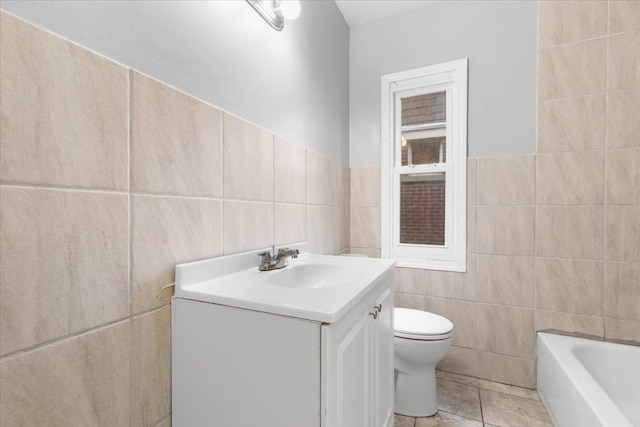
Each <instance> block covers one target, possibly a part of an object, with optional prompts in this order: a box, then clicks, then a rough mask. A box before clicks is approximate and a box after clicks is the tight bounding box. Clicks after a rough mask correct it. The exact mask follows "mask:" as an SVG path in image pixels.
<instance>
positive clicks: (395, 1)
mask: <svg viewBox="0 0 640 427" xmlns="http://www.w3.org/2000/svg"><path fill="white" fill-rule="evenodd" d="M335 2H336V4H337V5H338V8H339V9H340V12H342V16H344V20H345V21H347V24H348V25H349V27H355V26H357V25H360V24H364V23H367V22H372V21H377V20H379V19H383V18H387V17H389V16H394V15H399V14H401V13H404V12H408V11H410V10H414V9H418V8H421V7H424V6H425V5H427V4H429V3H433V2H434V0H335Z"/></svg>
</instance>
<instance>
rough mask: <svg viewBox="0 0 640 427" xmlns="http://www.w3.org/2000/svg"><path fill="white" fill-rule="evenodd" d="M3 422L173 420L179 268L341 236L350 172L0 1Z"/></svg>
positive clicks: (323, 243)
mask: <svg viewBox="0 0 640 427" xmlns="http://www.w3.org/2000/svg"><path fill="white" fill-rule="evenodd" d="M0 16H1V20H2V21H1V25H0V29H1V31H2V37H1V39H0V44H1V46H0V64H1V67H2V73H1V78H2V81H1V83H2V85H1V87H2V94H1V96H0V110H1V117H2V124H1V126H0V129H1V131H2V134H1V144H0V159H1V162H0V180H1V181H0V203H1V206H0V207H1V209H0V220H1V222H2V226H1V227H0V263H1V274H0V395H2V399H0V420H2V421H1V423H2V425H5V424H6V425H83V426H89V425H109V426H125V425H130V426H156V425H157V426H165V427H166V426H169V425H170V411H171V335H170V332H171V328H170V324H171V310H170V305H169V302H170V296H171V292H170V290H168V291H164V292H161V291H160V288H161V287H162V286H163V285H167V284H170V283H172V282H173V280H174V268H175V264H176V263H180V262H185V261H191V260H197V259H202V258H208V257H214V256H219V255H223V254H230V253H234V252H239V251H244V250H250V249H256V248H259V247H264V246H270V245H273V244H286V243H292V242H299V241H304V240H308V241H309V244H310V246H311V248H312V250H314V251H316V252H322V253H337V252H342V251H345V250H347V249H348V247H349V231H350V230H349V213H350V207H349V199H350V189H349V182H350V175H349V168H348V167H347V166H345V165H342V164H340V163H338V162H335V161H333V160H331V159H328V158H326V157H323V156H320V155H318V154H315V153H313V152H311V151H308V150H306V149H305V148H303V147H302V146H300V145H298V144H295V143H293V142H291V141H287V140H285V139H284V138H281V137H279V136H277V135H274V134H273V133H271V132H269V131H267V130H265V129H262V128H260V127H258V126H256V125H254V124H251V123H249V122H246V121H244V120H242V119H240V118H238V117H235V116H232V115H230V114H228V113H226V112H223V111H221V110H220V109H217V108H215V107H213V106H211V105H208V104H206V103H204V102H201V101H199V100H197V99H195V98H193V97H190V96H188V95H186V94H184V93H182V92H179V91H177V90H175V89H173V88H171V87H169V86H166V85H164V84H162V83H160V82H157V81H155V80H152V79H150V78H148V77H146V76H143V75H141V74H139V73H136V72H134V71H133V70H129V69H127V68H125V67H123V66H121V65H119V64H116V63H115V62H112V61H110V60H108V59H106V58H104V57H101V56H98V55H96V54H94V53H92V52H89V51H87V50H85V49H83V48H81V47H79V46H76V45H74V44H72V43H69V42H67V41H65V40H63V39H61V38H59V37H57V36H54V35H52V34H50V33H47V32H44V31H42V30H40V29H37V28H35V27H33V26H31V25H30V24H27V23H25V22H23V21H20V20H18V19H17V18H14V17H12V16H11V15H9V14H6V13H4V12H2V13H1V14H0Z"/></svg>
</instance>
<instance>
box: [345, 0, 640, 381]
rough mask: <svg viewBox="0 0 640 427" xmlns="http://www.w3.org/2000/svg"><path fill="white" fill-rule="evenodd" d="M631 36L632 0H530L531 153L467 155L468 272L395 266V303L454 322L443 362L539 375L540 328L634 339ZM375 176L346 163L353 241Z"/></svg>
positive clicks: (639, 230)
mask: <svg viewBox="0 0 640 427" xmlns="http://www.w3.org/2000/svg"><path fill="white" fill-rule="evenodd" d="M639 46H640V2H638V1H619V0H611V1H543V2H540V3H539V39H538V54H539V69H538V79H539V82H538V84H539V93H538V153H537V154H536V155H525V156H515V157H500V158H482V159H469V161H468V166H467V173H468V187H467V189H468V210H467V212H468V215H467V223H468V226H467V229H468V236H467V252H469V255H468V266H467V272H466V273H448V272H434V271H423V270H411V269H397V271H396V291H397V293H396V305H397V306H401V307H409V308H418V309H423V310H428V311H432V312H435V313H438V314H441V315H444V316H447V317H449V318H450V319H451V320H452V321H453V322H454V324H455V327H456V329H455V334H456V337H455V339H454V345H453V347H452V348H451V351H450V352H449V354H448V355H447V357H446V358H445V359H444V360H443V361H442V362H441V363H440V365H439V367H440V368H441V369H443V370H447V371H451V372H458V373H462V374H466V375H473V376H478V377H480V378H484V379H488V380H493V381H499V382H505V383H509V384H514V385H520V386H524V387H535V350H534V344H535V331H536V330H541V329H560V330H565V331H569V332H582V333H587V334H592V335H596V336H599V337H606V338H615V339H623V340H635V341H640V127H639V126H640V80H639V79H638V76H640V72H639V71H640V47H639ZM379 175H380V168H379V167H367V168H352V170H351V176H352V181H351V193H352V198H351V206H352V215H351V227H352V228H351V246H352V251H353V252H358V253H366V254H368V255H377V254H379V250H380V248H379V241H377V242H376V241H373V239H374V238H375V237H376V233H378V232H379V231H378V230H379V229H380V224H379V222H378V223H376V221H377V220H378V217H377V216H373V215H370V214H369V212H368V211H367V209H374V208H375V209H377V210H379V206H380V201H379V194H380V184H379ZM376 196H377V197H376ZM363 227H370V228H371V229H370V230H363ZM363 242H364V243H366V247H364V248H363V247H361V246H362V245H363Z"/></svg>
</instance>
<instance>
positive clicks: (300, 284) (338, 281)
mask: <svg viewBox="0 0 640 427" xmlns="http://www.w3.org/2000/svg"><path fill="white" fill-rule="evenodd" d="M358 277H360V272H359V271H358V270H357V269H355V268H354V267H348V266H344V265H336V264H299V265H290V266H288V267H285V268H284V269H283V270H280V271H278V272H277V273H275V274H274V275H272V276H271V277H270V278H269V283H270V284H272V285H273V286H280V287H283V288H304V289H309V288H330V287H333V286H340V285H344V284H347V283H351V282H353V281H355V280H357V279H358Z"/></svg>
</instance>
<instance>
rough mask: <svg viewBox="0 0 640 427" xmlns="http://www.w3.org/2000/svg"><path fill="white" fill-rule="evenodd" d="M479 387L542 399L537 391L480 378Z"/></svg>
mask: <svg viewBox="0 0 640 427" xmlns="http://www.w3.org/2000/svg"><path fill="white" fill-rule="evenodd" d="M478 387H480V388H481V389H484V390H490V391H497V392H499V393H504V394H510V395H512V396H518V397H524V398H525V399H531V400H538V401H539V400H540V397H539V396H538V392H537V391H535V390H531V389H528V388H523V387H517V386H514V385H508V384H501V383H497V382H494V381H487V380H481V379H478Z"/></svg>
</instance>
